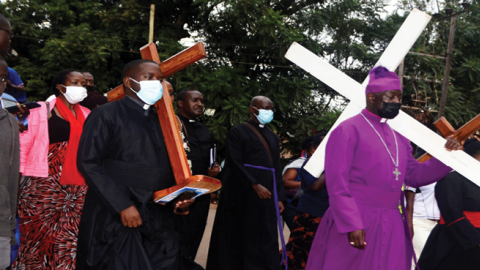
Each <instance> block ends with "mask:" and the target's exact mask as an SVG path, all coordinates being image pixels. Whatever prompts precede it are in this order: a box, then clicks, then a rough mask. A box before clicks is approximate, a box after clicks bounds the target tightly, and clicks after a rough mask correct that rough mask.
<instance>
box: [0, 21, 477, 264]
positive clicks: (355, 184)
mask: <svg viewBox="0 0 480 270" xmlns="http://www.w3.org/2000/svg"><path fill="white" fill-rule="evenodd" d="M10 37H11V25H10V23H9V21H8V20H7V19H6V18H5V17H4V16H3V15H0V55H1V56H5V55H6V54H7V51H8V46H9V44H10ZM369 76H370V81H369V83H368V85H367V87H366V92H365V95H366V98H367V105H366V108H365V109H363V110H362V112H361V113H360V114H358V115H356V116H354V117H352V118H350V119H348V120H346V121H344V122H343V123H341V124H340V125H339V126H338V127H336V128H335V129H334V130H332V132H331V135H330V137H329V139H328V141H327V143H326V154H325V160H326V161H325V172H324V173H322V174H321V175H320V176H319V177H315V176H313V175H312V174H310V173H309V172H308V171H307V170H306V169H305V165H306V164H307V163H308V162H309V161H310V160H311V157H312V155H313V154H314V152H315V150H316V149H317V147H318V146H319V145H320V144H321V143H322V141H323V140H324V139H325V138H326V137H327V133H317V134H315V135H313V136H306V138H305V139H304V140H303V142H302V144H301V147H300V148H301V149H302V150H303V152H302V156H301V157H298V158H294V159H292V160H291V161H290V162H289V163H288V164H287V165H286V166H285V167H284V166H282V163H281V149H280V141H279V138H278V136H277V135H276V134H275V133H274V132H273V131H271V130H270V129H269V128H268V124H269V123H271V121H272V120H273V118H274V113H275V108H274V103H273V101H272V100H270V99H269V98H268V97H265V96H256V97H253V98H252V100H251V102H250V106H249V110H250V119H249V120H248V121H247V122H245V123H243V124H240V125H237V126H235V127H233V128H231V129H230V130H229V131H228V134H227V138H226V141H225V149H226V159H225V164H224V165H223V166H220V165H219V164H218V163H217V162H216V161H215V160H212V152H213V151H215V150H214V149H215V142H214V139H213V135H212V133H211V132H210V131H209V129H208V128H207V127H206V126H205V125H204V124H202V123H200V122H199V121H198V120H199V117H201V116H202V114H203V112H204V109H205V108H204V99H203V95H202V93H201V92H200V91H198V90H194V89H186V90H182V91H180V92H179V93H178V94H177V95H175V92H174V89H173V87H172V85H171V84H170V83H168V82H167V81H165V79H164V78H163V76H162V72H161V70H160V67H159V65H158V64H157V63H155V62H153V61H150V60H135V61H131V62H129V63H127V64H126V65H125V66H124V68H123V70H122V76H121V83H122V85H123V89H124V91H125V97H124V98H123V99H121V100H118V101H114V102H108V100H107V98H106V97H105V96H103V95H102V94H100V93H98V92H97V91H96V90H95V81H94V77H93V75H92V73H91V72H88V71H83V70H74V69H69V70H64V71H60V72H59V73H58V74H57V75H56V76H55V77H54V79H53V81H52V86H51V92H52V96H50V97H49V98H48V99H47V100H46V101H37V104H38V105H39V106H34V107H31V108H28V106H26V104H25V102H26V98H27V93H26V90H25V89H26V88H25V85H24V84H23V82H22V80H21V79H20V77H19V76H18V74H17V73H16V72H15V71H14V70H13V69H10V68H9V67H8V64H7V62H6V61H5V60H4V59H3V58H1V57H0V95H1V94H4V92H8V93H10V94H11V96H12V97H13V98H14V100H16V101H17V103H16V105H15V106H14V107H16V108H15V110H13V111H14V112H9V111H7V110H5V107H6V106H5V103H6V102H3V100H4V98H2V102H1V103H0V105H1V107H2V109H0V270H3V269H7V268H11V269H15V270H24V269H79V270H83V269H115V270H122V269H125V270H131V269H142V270H154V269H155V270H158V269H161V270H180V269H181V270H202V269H203V267H202V266H200V265H199V264H197V263H196V262H195V257H196V255H197V252H198V250H199V247H200V242H201V241H202V237H203V235H204V231H205V228H206V224H207V217H208V213H209V208H210V197H209V196H205V195H204V196H200V197H198V198H196V199H185V200H179V201H177V202H175V203H173V204H166V205H161V204H156V203H154V201H153V193H154V192H155V191H158V190H162V189H166V188H169V187H172V186H174V185H176V182H175V178H174V173H173V170H172V166H171V163H170V160H169V154H168V152H167V147H166V139H165V137H164V135H163V133H162V126H161V124H160V122H159V116H158V114H159V113H160V112H159V111H157V110H156V109H155V106H153V105H154V104H155V103H156V102H158V101H159V100H160V99H162V97H163V96H164V95H166V94H168V95H169V96H170V98H171V100H172V101H173V100H176V104H177V108H178V113H177V115H176V117H175V119H174V121H176V123H177V126H178V131H179V133H180V135H181V138H182V140H183V147H184V150H185V153H186V156H187V159H188V164H189V166H190V170H191V172H192V174H193V175H207V176H210V177H217V178H219V179H221V182H222V189H221V193H220V196H219V198H220V199H219V202H218V208H217V211H216V216H215V221H214V224H213V230H212V236H211V239H210V245H209V250H208V260H207V265H206V269H207V270H256V269H258V270H278V269H290V270H301V269H308V270H317V269H325V270H331V269H359V270H360V269H361V270H365V269H368V270H370V269H378V270H380V269H390V270H394V269H399V270H400V269H401V270H409V269H416V268H417V267H418V265H419V266H420V268H421V269H432V270H433V269H465V270H468V269H477V268H478V265H480V187H478V186H476V185H475V184H473V183H472V182H470V181H469V180H468V179H466V178H465V177H463V176H462V175H460V174H458V173H457V172H454V171H453V172H452V171H451V169H450V167H448V166H446V165H445V164H443V163H441V162H440V161H439V160H437V159H435V158H432V159H430V160H429V161H427V162H424V163H420V162H418V161H417V160H416V159H415V158H414V156H413V148H412V146H411V144H410V142H409V141H408V140H407V139H406V138H405V137H403V136H402V135H401V134H399V133H397V132H396V131H394V130H393V129H392V128H391V127H390V126H389V125H388V120H389V119H393V118H395V117H396V116H397V114H398V113H399V111H400V106H401V99H402V89H401V84H400V80H399V78H398V76H397V75H396V74H395V73H394V72H391V71H389V70H387V69H386V68H384V67H376V68H374V69H373V70H372V71H371V72H370V75H369ZM27 83H28V82H27ZM164 88H165V89H164ZM164 91H166V92H168V93H164ZM464 146H465V149H463V146H462V145H461V144H460V143H459V142H458V141H456V140H455V139H453V138H447V143H446V145H445V148H446V149H447V150H448V151H458V150H464V151H465V152H467V153H468V154H469V155H471V156H472V157H473V158H475V159H477V160H479V161H480V142H479V141H477V140H476V139H471V140H468V141H467V142H465V144H464ZM436 182H438V184H435V183H436ZM404 188H405V190H406V191H405V196H406V197H405V196H404V192H403V191H402V190H403V189H404ZM405 201H406V202H405ZM437 202H438V206H437ZM405 207H406V208H405ZM283 226H287V227H288V228H289V229H290V232H291V233H290V237H289V239H283V233H280V239H281V240H280V241H279V239H278V238H279V232H283ZM412 237H413V242H412ZM279 242H280V243H279ZM415 253H416V255H415ZM417 257H419V260H418V263H417Z"/></svg>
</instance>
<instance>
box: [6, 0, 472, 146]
mask: <svg viewBox="0 0 480 270" xmlns="http://www.w3.org/2000/svg"><path fill="white" fill-rule="evenodd" d="M389 2H390V1H387V0H336V1H334V0H236V1H220V0H175V1H172V0H170V1H167V0H151V1H146V0H115V1H112V0H69V1H67V0H49V1H47V0H15V1H13V0H7V1H6V2H5V3H1V4H0V12H2V13H3V14H6V15H7V17H9V19H10V21H11V23H12V25H13V30H14V32H15V34H16V36H15V37H14V39H13V40H12V48H13V49H15V51H16V52H18V55H19V56H18V57H10V58H9V59H7V60H8V62H9V65H10V66H12V67H14V68H15V69H16V70H17V71H18V72H19V74H20V75H21V77H22V79H23V80H24V81H25V82H26V86H27V91H28V92H27V93H28V98H29V99H30V100H42V99H45V98H46V97H48V96H49V95H50V83H51V80H52V78H53V76H55V74H56V73H57V72H59V71H61V70H63V69H67V68H74V69H80V70H88V71H90V72H91V73H92V74H93V75H94V76H95V79H96V85H97V89H98V90H99V91H100V92H102V93H105V92H107V91H108V90H110V89H112V88H114V87H115V86H117V85H118V84H120V72H121V69H122V67H123V66H124V64H125V63H127V62H129V61H131V60H133V59H138V58H140V54H139V48H140V47H141V46H143V45H145V44H146V43H147V38H148V23H149V12H150V4H155V5H156V13H155V33H154V40H155V41H156V44H157V45H158V46H157V47H158V50H159V54H160V59H162V60H165V59H167V58H169V57H170V56H172V55H174V54H176V53H178V52H179V51H181V50H183V49H184V48H185V47H184V46H182V45H181V44H180V43H179V41H180V40H181V39H182V38H185V37H190V36H191V35H192V36H193V38H194V39H195V40H196V41H203V42H205V44H206V47H207V53H208V57H207V58H206V59H204V60H202V61H200V62H199V63H197V64H195V65H193V66H191V67H189V68H187V69H185V70H183V71H181V72H178V73H176V74H175V75H173V76H172V77H171V78H168V79H169V81H170V82H172V84H173V86H174V88H175V90H176V92H178V91H180V90H182V89H187V88H195V89H198V90H200V91H201V92H202V93H203V94H204V98H205V100H206V108H207V109H213V110H214V111H215V113H214V114H213V115H206V116H204V119H203V120H204V122H205V123H206V124H207V126H208V127H209V128H210V129H211V130H212V132H213V134H214V136H215V138H216V139H217V141H218V142H219V144H220V146H223V142H224V141H225V137H226V134H227V132H228V129H229V128H231V127H232V126H234V125H237V124H239V123H242V122H244V121H245V120H247V119H248V118H249V110H248V106H249V103H250V99H251V98H252V97H253V96H256V95H265V96H268V97H270V98H271V99H272V100H273V102H274V105H275V108H276V110H277V112H276V113H275V119H274V122H273V123H272V124H270V127H271V128H272V129H273V130H275V131H276V132H277V133H278V134H279V137H280V139H281V142H282V149H283V150H285V151H286V152H291V153H293V154H294V155H296V154H298V153H299V150H300V149H299V145H300V143H301V141H302V140H303V138H304V137H305V136H307V135H311V134H312V132H313V131H314V130H317V131H326V130H328V129H329V128H330V127H331V125H332V124H333V123H334V121H335V120H336V119H337V117H338V115H339V113H340V111H339V110H338V109H337V108H336V107H338V105H341V104H338V103H339V102H340V103H342V102H341V99H338V98H337V93H336V92H335V91H334V90H332V89H330V88H329V87H327V86H325V85H324V84H323V83H321V82H320V81H318V80H317V79H315V78H313V77H312V76H310V75H309V74H307V73H306V72H304V71H303V70H302V69H300V68H298V67H296V66H295V65H294V64H292V63H291V62H289V61H288V60H286V59H285V57H284V55H285V53H286V51H287V49H288V48H289V47H290V45H291V43H292V42H298V43H300V44H302V45H303V46H305V47H307V48H308V49H309V50H311V51H313V52H315V53H317V54H318V55H320V56H323V57H324V58H325V59H327V60H329V61H330V63H332V64H333V65H334V66H336V67H337V68H339V69H342V70H343V71H345V72H347V74H349V75H350V76H352V77H353V78H354V79H356V80H357V81H360V82H361V81H363V80H364V78H365V77H366V76H367V74H368V73H367V72H368V70H369V69H370V68H371V67H372V66H373V65H374V63H375V62H376V61H377V60H378V58H379V57H380V55H381V53H382V52H383V50H384V49H385V48H386V46H387V45H388V43H389V41H390V40H391V38H392V37H393V36H394V34H395V33H396V32H397V30H398V28H399V27H400V25H401V24H402V23H403V21H404V19H405V18H406V16H407V15H408V10H410V9H411V7H419V6H421V4H422V3H423V1H416V0H415V1H404V2H405V3H402V4H403V5H400V7H399V11H400V12H399V13H398V14H397V13H393V14H391V15H389V16H387V17H385V16H383V15H381V14H382V13H384V7H385V5H386V4H387V3H389ZM427 2H428V1H427ZM478 8H479V4H476V3H475V4H474V5H473V6H472V7H471V8H470V9H471V11H470V12H469V13H468V15H462V17H461V18H460V19H459V23H458V29H457V38H456V43H455V55H454V66H453V67H452V76H451V77H452V78H451V81H452V87H451V93H450V94H449V101H448V104H447V117H448V118H449V120H451V121H453V122H454V123H463V122H464V121H465V120H467V119H469V118H471V116H473V115H474V114H476V113H477V112H479V111H480V110H479V108H478V106H479V105H478V104H479V100H478V97H477V96H478V92H479V91H480V79H479V78H478V76H477V75H476V74H478V71H479V70H480V59H478V48H479V46H478V45H480V44H477V43H478V42H479V41H478V38H476V36H477V32H478V27H479V26H478V25H477V24H476V23H475V22H477V21H478V19H479V18H478ZM403 11H407V12H403ZM399 14H401V15H399ZM447 40H448V24H447V23H436V22H432V23H431V24H430V25H429V27H428V29H427V31H426V32H425V34H424V35H423V36H422V37H421V38H420V40H419V41H418V42H417V44H416V45H415V47H414V48H413V49H412V50H413V51H417V52H428V53H430V52H434V53H436V54H444V53H445V50H446V42H447ZM443 68H444V67H443V61H442V60H441V59H436V58H429V57H421V56H416V55H409V56H408V57H407V58H406V61H405V73H406V74H407V75H411V76H424V77H428V78H430V79H432V80H441V79H442V76H443ZM423 88H425V89H427V88H428V89H433V90H431V91H425V92H426V94H428V95H429V96H431V97H433V98H432V100H435V99H436V98H437V96H438V97H439V91H441V85H438V84H433V85H428V84H425V83H418V82H417V83H416V85H415V83H412V82H411V81H408V80H407V81H406V84H405V89H406V91H405V96H404V97H405V102H406V104H410V103H411V100H409V99H408V98H409V97H410V95H411V94H412V93H415V92H416V91H417V92H418V91H419V89H420V90H421V89H423ZM339 100H340V101H339ZM429 106H430V108H431V109H435V108H437V107H436V106H437V104H436V103H435V102H432V104H430V105H429Z"/></svg>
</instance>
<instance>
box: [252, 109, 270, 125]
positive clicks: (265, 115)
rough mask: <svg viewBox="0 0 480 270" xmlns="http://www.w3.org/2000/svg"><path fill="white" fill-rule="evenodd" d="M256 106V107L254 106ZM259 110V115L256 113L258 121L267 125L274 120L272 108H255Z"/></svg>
mask: <svg viewBox="0 0 480 270" xmlns="http://www.w3.org/2000/svg"><path fill="white" fill-rule="evenodd" d="M253 108H255V107H253ZM255 109H256V110H257V111H258V115H255V116H256V117H257V119H258V122H260V124H262V125H266V124H268V123H270V122H272V120H273V111H272V110H265V109H260V110H259V109H257V108H255Z"/></svg>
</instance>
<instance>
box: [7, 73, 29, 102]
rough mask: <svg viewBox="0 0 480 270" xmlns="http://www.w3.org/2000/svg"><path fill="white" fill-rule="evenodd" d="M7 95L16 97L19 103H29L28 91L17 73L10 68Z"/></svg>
mask: <svg viewBox="0 0 480 270" xmlns="http://www.w3.org/2000/svg"><path fill="white" fill-rule="evenodd" d="M5 93H7V94H9V95H11V96H12V97H14V98H15V99H16V100H17V101H18V102H19V103H25V102H27V89H26V88H25V85H24V84H23V81H22V79H21V78H20V76H19V75H18V73H17V71H16V70H15V69H13V68H10V67H9V68H8V80H7V89H6V90H5Z"/></svg>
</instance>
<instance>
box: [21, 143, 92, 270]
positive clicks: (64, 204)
mask: <svg viewBox="0 0 480 270" xmlns="http://www.w3.org/2000/svg"><path fill="white" fill-rule="evenodd" d="M67 145H68V142H59V143H53V144H50V148H49V152H48V164H49V168H48V177H26V178H24V179H23V181H22V182H21V183H20V198H19V202H18V215H19V217H20V232H21V240H20V248H19V252H18V256H17V259H16V260H15V264H14V265H13V268H12V269H13V270H15V269H18V270H24V269H25V270H28V269H68V270H71V269H75V257H76V252H77V234H78V226H79V224H80V217H81V214H82V208H83V203H84V201H85V194H86V191H87V186H86V185H63V186H62V185H60V176H61V174H62V164H63V161H64V157H65V153H66V150H67Z"/></svg>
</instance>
